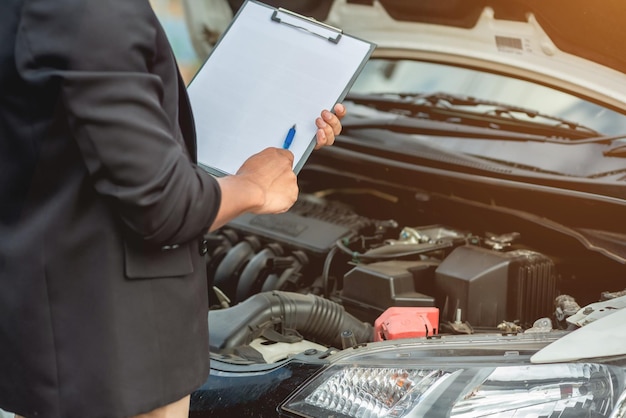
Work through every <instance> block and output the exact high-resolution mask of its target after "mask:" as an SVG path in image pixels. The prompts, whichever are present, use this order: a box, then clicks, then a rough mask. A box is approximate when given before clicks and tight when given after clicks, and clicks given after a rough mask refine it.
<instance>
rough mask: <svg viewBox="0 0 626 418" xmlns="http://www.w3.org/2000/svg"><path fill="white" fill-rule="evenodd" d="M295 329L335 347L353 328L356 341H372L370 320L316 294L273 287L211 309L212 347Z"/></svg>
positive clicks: (212, 349) (307, 337)
mask: <svg viewBox="0 0 626 418" xmlns="http://www.w3.org/2000/svg"><path fill="white" fill-rule="evenodd" d="M270 328H271V329H272V330H276V331H279V332H281V330H296V331H298V333H300V334H301V335H302V336H303V337H304V338H305V339H307V340H309V341H314V342H316V343H319V344H322V345H326V346H331V347H335V348H341V347H342V338H341V334H342V333H343V332H344V331H351V332H352V334H353V335H354V338H355V341H356V343H365V342H371V341H373V327H372V325H371V324H369V323H366V322H362V321H359V320H358V319H357V318H356V317H354V316H353V315H351V314H349V313H348V312H346V311H345V310H344V308H343V306H341V305H340V304H338V303H336V302H333V301H331V300H328V299H324V298H322V297H320V296H316V295H313V294H308V295H304V294H300V293H293V292H282V291H272V292H263V293H258V294H256V295H254V296H252V297H250V298H249V299H247V300H245V301H244V302H241V303H239V304H238V305H235V306H233V307H230V308H227V309H219V310H212V311H209V344H210V346H211V351H213V352H218V353H219V352H220V351H223V350H225V349H228V348H233V347H239V346H243V345H246V344H248V343H250V342H251V341H252V340H254V339H255V338H256V337H257V336H259V335H261V334H262V333H263V331H264V330H266V329H270Z"/></svg>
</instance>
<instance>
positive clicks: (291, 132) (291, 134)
mask: <svg viewBox="0 0 626 418" xmlns="http://www.w3.org/2000/svg"><path fill="white" fill-rule="evenodd" d="M294 136H296V125H295V123H294V125H293V126H292V127H291V128H289V132H287V137H286V138H285V142H283V148H284V149H289V147H290V146H291V141H293V137H294Z"/></svg>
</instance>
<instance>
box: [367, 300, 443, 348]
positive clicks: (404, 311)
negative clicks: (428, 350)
mask: <svg viewBox="0 0 626 418" xmlns="http://www.w3.org/2000/svg"><path fill="white" fill-rule="evenodd" d="M438 327H439V309H438V308H434V307H403V306H395V307H391V308H388V309H387V310H385V312H383V313H382V315H380V316H379V317H378V318H377V319H376V321H375V322H374V341H384V340H397V339H400V338H418V337H429V336H432V335H435V334H437V333H438Z"/></svg>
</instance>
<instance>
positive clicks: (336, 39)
mask: <svg viewBox="0 0 626 418" xmlns="http://www.w3.org/2000/svg"><path fill="white" fill-rule="evenodd" d="M278 13H285V14H287V15H290V16H292V17H295V18H298V19H303V20H305V21H307V22H309V23H312V24H314V25H318V26H320V27H322V28H324V29H327V30H329V31H332V32H335V33H336V34H337V36H335V37H332V36H328V37H327V36H325V35H322V34H321V33H317V32H314V31H312V30H311V29H309V28H305V27H304V26H299V25H296V24H293V23H289V22H285V21H284V20H283V19H281V18H280V17H278ZM272 20H273V21H274V22H276V23H282V24H283V25H287V26H291V27H292V28H296V29H301V30H304V31H306V32H309V33H310V34H311V35H315V36H319V37H320V38H323V39H326V40H328V41H330V42H332V43H334V44H337V43H339V40H340V39H341V34H342V33H343V31H342V30H341V29H337V28H335V27H333V26H330V25H327V24H326V23H323V22H319V21H317V20H315V19H313V18H311V17H306V16H302V15H300V14H298V13H294V12H292V11H291V10H287V9H283V8H282V7H279V8H278V9H277V10H274V13H272Z"/></svg>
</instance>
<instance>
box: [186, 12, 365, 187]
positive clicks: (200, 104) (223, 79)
mask: <svg viewBox="0 0 626 418" xmlns="http://www.w3.org/2000/svg"><path fill="white" fill-rule="evenodd" d="M373 49H374V45H373V44H372V43H370V42H367V41H363V40H360V39H357V38H354V37H351V36H349V35H346V34H344V33H342V32H341V30H339V29H336V28H333V27H331V26H328V25H325V24H323V23H321V22H318V21H315V20H312V19H309V18H305V17H303V16H300V15H297V14H294V13H292V12H289V11H286V10H283V9H275V8H273V7H270V6H268V5H265V4H263V3H260V2H257V1H253V0H248V1H247V2H246V3H244V4H243V6H242V7H241V8H240V9H239V12H238V13H237V15H236V16H235V18H234V19H233V21H232V22H231V25H230V26H229V27H228V28H227V30H226V31H225V32H224V34H223V35H222V37H221V38H220V40H219V41H218V43H217V45H216V46H215V48H213V50H212V52H211V54H210V55H209V57H208V58H207V60H206V62H205V63H204V65H203V66H202V67H201V69H200V70H199V71H198V73H197V74H196V76H195V77H194V79H193V80H192V82H191V83H190V85H189V87H188V93H189V97H190V100H191V105H192V109H193V112H194V118H195V123H196V132H197V139H198V161H199V164H200V165H201V166H202V167H204V168H205V169H206V170H207V171H209V172H210V173H212V174H214V175H218V176H222V175H225V174H234V173H235V172H236V171H237V169H238V168H239V167H240V166H241V164H242V163H243V162H244V161H245V160H246V159H247V158H248V157H249V156H250V155H252V154H255V153H257V152H259V151H261V150H263V149H265V148H267V147H278V148H283V147H284V145H285V139H286V135H287V132H288V131H289V129H290V128H292V127H293V126H294V125H295V126H297V131H296V133H295V136H294V137H292V139H291V144H290V145H289V147H288V148H289V150H290V151H291V152H293V154H294V157H295V159H294V167H293V169H294V171H295V172H298V171H299V170H300V168H301V167H302V165H303V164H304V163H305V161H306V159H307V157H308V156H309V155H310V153H311V151H312V150H313V148H314V147H315V142H316V141H315V134H316V132H317V126H316V125H315V122H314V121H315V118H316V117H317V116H318V115H319V111H320V110H321V109H332V108H333V106H334V105H335V103H337V102H339V101H341V100H342V99H343V98H344V97H345V95H346V93H347V92H348V90H349V88H350V86H351V85H352V83H353V82H354V80H355V78H356V76H357V75H358V73H359V72H360V70H361V69H362V68H363V65H364V64H365V62H366V61H367V59H368V58H369V56H370V55H371V53H372V51H373Z"/></svg>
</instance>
